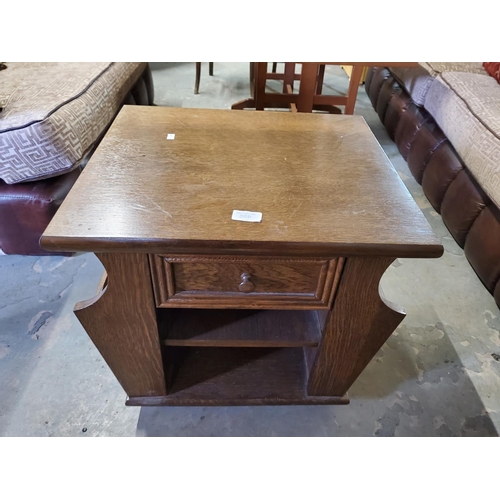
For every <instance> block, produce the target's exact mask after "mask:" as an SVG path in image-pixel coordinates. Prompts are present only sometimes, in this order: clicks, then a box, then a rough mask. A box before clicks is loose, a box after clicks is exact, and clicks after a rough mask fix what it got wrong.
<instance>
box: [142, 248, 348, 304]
mask: <svg viewBox="0 0 500 500" xmlns="http://www.w3.org/2000/svg"><path fill="white" fill-rule="evenodd" d="M150 263H151V271H152V277H153V287H154V292H155V299H156V304H157V306H158V307H200V308H205V307H206V308H217V307H224V308H226V307H229V308H231V307H234V308H258V309H265V308H269V309H272V308H275V309H284V308H285V309H286V308H290V309H300V308H304V309H321V308H328V307H329V306H330V304H331V300H332V297H333V294H334V291H335V288H336V284H337V281H338V277H339V273H340V269H341V266H342V259H331V260H325V259H286V258H257V257H248V258H245V257H231V256H220V257H218V256H214V257H204V256H198V255H152V256H151V257H150Z"/></svg>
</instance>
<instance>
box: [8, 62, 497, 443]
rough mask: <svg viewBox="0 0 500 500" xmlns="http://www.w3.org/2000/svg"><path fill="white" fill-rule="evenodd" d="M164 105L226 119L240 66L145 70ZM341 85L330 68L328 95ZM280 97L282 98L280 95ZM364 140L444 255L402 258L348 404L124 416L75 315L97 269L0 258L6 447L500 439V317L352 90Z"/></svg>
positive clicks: (388, 281)
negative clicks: (388, 165)
mask: <svg viewBox="0 0 500 500" xmlns="http://www.w3.org/2000/svg"><path fill="white" fill-rule="evenodd" d="M152 68H153V77H154V83H155V89H156V97H155V102H156V104H158V105H165V106H181V107H201V108H206V107H210V108H226V109H227V108H229V107H230V105H231V104H232V103H233V102H236V101H238V100H240V99H243V98H245V97H248V95H249V86H248V63H215V75H214V76H213V77H210V76H208V64H204V65H203V68H202V79H201V85H200V94H199V95H194V94H193V86H194V63H155V64H153V65H152ZM347 82H348V81H347V78H346V76H345V74H344V73H343V71H342V70H341V69H340V68H335V67H329V68H328V70H327V72H326V76H325V93H326V92H331V93H334V92H340V93H343V92H345V91H346V88H347ZM274 88H275V89H278V87H277V86H275V87H274ZM355 112H356V114H361V115H363V116H364V117H365V119H366V121H367V122H368V124H369V125H370V127H371V128H372V130H373V132H374V134H375V135H376V136H377V138H378V140H379V141H380V143H381V144H382V146H383V148H384V150H385V151H386V153H387V155H388V157H389V158H390V159H391V161H392V162H393V164H394V166H395V168H396V169H397V171H398V173H399V174H400V176H401V178H402V179H403V181H404V182H405V184H406V186H407V187H408V189H409V190H410V192H411V193H412V195H413V197H414V198H415V200H416V201H417V203H418V205H419V206H420V208H421V209H422V211H423V212H424V214H425V216H426V217H427V219H428V220H429V222H430V224H431V225H432V227H433V228H434V230H435V232H436V234H438V235H439V237H440V238H441V241H442V243H443V245H444V247H445V250H446V251H445V254H444V256H443V257H442V258H440V259H432V260H413V259H412V260H410V259H400V260H398V261H396V262H395V263H394V265H393V266H392V267H391V268H389V270H388V271H387V272H386V274H385V275H384V277H383V278H382V288H383V291H384V294H385V296H386V297H387V298H388V299H389V300H391V301H393V302H397V303H398V304H400V305H402V306H403V307H404V308H405V309H406V311H407V314H408V315H407V317H406V319H405V320H404V321H403V323H402V324H401V325H400V326H399V328H398V329H397V330H396V332H395V333H394V334H393V335H392V336H391V337H390V339H389V340H388V342H387V343H386V344H385V345H384V347H383V348H382V349H381V350H380V351H379V352H378V354H377V355H376V356H375V358H374V359H373V360H372V362H371V363H370V364H369V366H368V367H367V368H366V370H365V371H364V372H363V373H362V375H361V376H360V377H359V379H358V380H357V381H356V382H355V384H354V385H353V387H352V388H351V390H350V393H349V394H350V397H351V404H350V405H349V406H340V407H336V406H332V407H325V406H323V407H314V406H310V407H305V406H302V407H286V406H285V407H229V408H224V407H222V408H143V409H140V408H128V407H125V405H124V402H125V393H124V392H123V390H122V389H121V387H120V385H119V384H118V382H117V381H116V380H115V378H114V377H113V375H112V373H111V372H110V370H109V368H108V367H107V366H106V364H105V363H104V361H103V359H102V357H101V356H100V354H99V352H98V351H97V350H96V348H95V347H94V345H93V344H92V343H91V342H90V340H89V339H88V337H87V335H86V333H85V332H84V330H83V328H82V327H81V325H80V324H79V323H78V321H77V320H76V318H75V316H74V315H73V313H72V309H73V305H74V304H75V302H77V301H80V300H83V299H87V298H89V297H91V296H93V295H94V292H95V289H96V287H97V284H98V281H99V279H100V276H101V274H102V266H101V264H100V263H99V261H98V260H97V258H96V257H95V256H94V255H93V254H88V253H87V254H82V255H78V256H76V257H72V258H67V257H23V256H0V435H3V436H372V435H374V436H496V435H497V434H498V430H499V429H500V413H499V411H500V361H497V360H496V356H495V355H497V354H500V335H499V331H500V314H499V310H498V308H497V306H496V305H495V303H494V301H493V299H492V297H491V296H490V294H489V293H488V292H487V291H486V290H485V289H484V287H483V286H482V284H481V283H480V281H479V279H478V278H477V277H476V275H475V273H474V271H473V270H472V269H471V267H470V266H469V264H468V263H467V260H466V259H465V257H464V254H463V251H462V250H461V249H460V247H459V246H458V245H457V244H456V243H455V242H454V240H453V238H452V237H451V236H450V234H449V233H448V231H447V230H446V228H445V227H444V225H443V223H442V221H441V218H440V217H439V215H438V214H437V213H436V212H435V211H434V210H433V209H432V208H431V206H430V205H429V203H428V202H427V200H426V198H425V196H424V195H423V193H422V189H421V188H420V186H419V185H418V184H417V183H416V182H415V181H414V180H413V178H412V177H411V175H410V172H409V171H408V168H407V166H406V163H405V161H404V160H403V159H402V157H401V156H400V155H399V153H398V151H397V149H396V147H395V145H394V144H393V143H392V141H391V140H390V139H389V138H388V136H387V134H386V133H385V131H384V129H383V127H382V125H381V124H380V121H379V119H378V117H377V115H376V114H375V112H374V111H373V109H372V108H371V106H370V104H369V101H368V98H367V96H366V94H365V92H364V90H363V89H360V93H359V97H358V102H357V106H356V111H355Z"/></svg>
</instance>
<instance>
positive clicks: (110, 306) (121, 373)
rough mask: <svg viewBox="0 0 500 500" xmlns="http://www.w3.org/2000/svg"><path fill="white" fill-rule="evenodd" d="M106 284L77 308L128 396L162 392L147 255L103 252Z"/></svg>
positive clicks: (163, 390)
mask: <svg viewBox="0 0 500 500" xmlns="http://www.w3.org/2000/svg"><path fill="white" fill-rule="evenodd" d="M98 257H99V259H100V261H101V262H102V263H103V265H104V267H105V269H106V272H107V285H106V288H104V289H103V290H102V291H101V293H100V294H98V295H97V297H95V298H94V299H90V300H87V301H84V302H81V303H79V304H77V305H76V307H75V314H76V316H77V318H78V319H79V321H80V322H81V324H82V325H83V327H84V328H85V330H86V332H87V333H88V335H89V337H90V338H91V339H92V341H93V342H94V344H95V345H96V347H97V349H98V350H99V352H100V353H101V354H102V356H103V358H104V360H105V361H106V363H107V364H108V365H109V367H110V368H111V370H112V372H113V373H114V375H115V377H116V378H117V379H118V382H120V384H121V385H122V387H123V389H124V390H125V392H126V393H127V395H128V396H161V395H164V394H166V392H165V377H164V372H163V362H162V356H161V346H160V339H159V336H158V326H157V322H156V310H155V307H154V298H153V291H152V288H151V278H150V274H149V266H148V258H147V255H144V254H129V253H127V254H100V255H98Z"/></svg>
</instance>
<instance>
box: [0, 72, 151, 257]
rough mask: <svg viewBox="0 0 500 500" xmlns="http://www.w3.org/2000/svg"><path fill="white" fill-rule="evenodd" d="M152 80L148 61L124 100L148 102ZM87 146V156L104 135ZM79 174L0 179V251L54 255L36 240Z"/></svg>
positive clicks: (140, 102) (77, 172)
mask: <svg viewBox="0 0 500 500" xmlns="http://www.w3.org/2000/svg"><path fill="white" fill-rule="evenodd" d="M153 99H154V91H153V80H152V75H151V70H150V68H149V65H148V66H147V67H146V69H145V70H144V72H143V73H142V75H141V76H140V77H139V79H138V80H137V81H136V83H135V84H134V86H133V87H132V88H131V90H130V91H129V92H128V94H127V96H126V97H125V100H124V104H138V105H146V106H147V105H152V104H153ZM105 132H106V131H104V132H103V133H102V134H101V137H100V138H99V139H98V140H97V141H96V143H95V144H94V145H93V147H92V148H91V150H90V152H89V153H88V154H87V156H86V158H85V159H84V161H82V162H81V164H82V165H84V164H85V163H86V162H87V160H88V158H89V157H90V156H91V155H92V153H93V151H94V150H95V148H96V147H97V145H98V144H99V142H100V139H101V138H102V137H103V136H104V133H105ZM79 175H80V168H76V169H75V170H72V171H71V172H68V173H65V174H63V175H58V176H57V177H51V178H49V179H43V180H39V181H33V182H23V183H20V184H6V183H5V182H4V181H2V180H0V251H1V252H2V253H4V254H18V255H56V254H54V253H51V252H46V251H45V250H43V249H42V248H41V247H40V244H39V240H40V236H41V235H42V233H43V232H44V231H45V228H46V227H47V226H48V224H49V222H50V220H51V219H52V217H53V216H54V214H55V213H56V211H57V209H58V208H59V206H60V205H61V203H62V202H63V200H64V198H65V197H66V195H67V194H68V193H69V191H70V189H71V188H72V187H73V184H74V183H75V182H76V180H77V179H78V177H79Z"/></svg>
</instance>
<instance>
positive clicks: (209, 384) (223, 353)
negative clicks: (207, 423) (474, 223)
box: [127, 347, 349, 406]
mask: <svg viewBox="0 0 500 500" xmlns="http://www.w3.org/2000/svg"><path fill="white" fill-rule="evenodd" d="M167 351H168V352H170V359H169V360H168V364H169V366H170V367H171V368H172V370H171V372H170V373H169V380H170V382H169V393H168V395H167V396H164V397H150V398H130V399H129V400H128V402H127V405H130V406H132V405H143V406H145V405H173V406H178V405H181V406H189V405H194V406H213V405H222V406H229V405H284V404H347V403H348V402H349V400H348V399H347V398H345V397H343V398H337V397H315V396H307V395H306V393H305V385H306V373H305V364H304V356H303V353H302V349H300V348H284V349H259V348H242V349H230V348H224V347H223V348H217V347H207V348H196V347H170V348H168V349H167Z"/></svg>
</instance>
